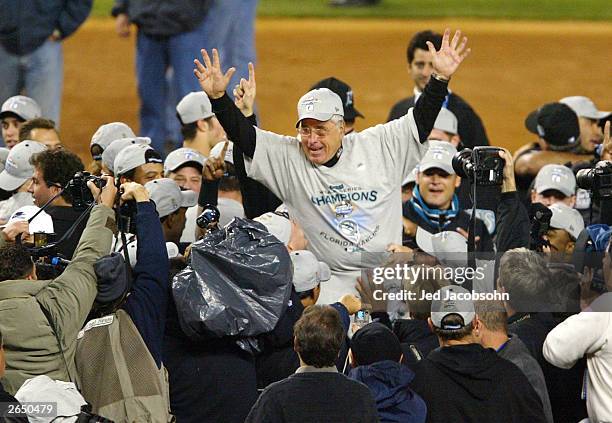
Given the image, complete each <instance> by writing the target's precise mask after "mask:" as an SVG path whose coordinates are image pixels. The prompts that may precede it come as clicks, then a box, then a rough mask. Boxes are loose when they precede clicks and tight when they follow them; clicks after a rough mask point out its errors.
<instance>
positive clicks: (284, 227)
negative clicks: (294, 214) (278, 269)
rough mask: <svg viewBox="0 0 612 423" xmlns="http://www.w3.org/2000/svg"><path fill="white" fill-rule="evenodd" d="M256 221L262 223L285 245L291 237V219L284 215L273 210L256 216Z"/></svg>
mask: <svg viewBox="0 0 612 423" xmlns="http://www.w3.org/2000/svg"><path fill="white" fill-rule="evenodd" d="M253 220H255V221H256V222H259V223H261V224H263V225H264V226H265V227H266V229H267V230H268V232H270V233H271V234H272V235H274V236H275V237H276V238H278V240H279V241H280V242H282V243H283V244H285V245H287V244H289V239H291V221H290V220H289V219H287V218H286V217H283V216H280V215H278V214H276V213H273V212H268V213H264V214H262V215H261V216H257V217H256V218H255V219H253Z"/></svg>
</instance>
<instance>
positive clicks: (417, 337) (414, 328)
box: [393, 319, 440, 369]
mask: <svg viewBox="0 0 612 423" xmlns="http://www.w3.org/2000/svg"><path fill="white" fill-rule="evenodd" d="M393 333H395V335H396V336H397V338H398V339H399V341H400V345H401V347H402V352H403V353H404V360H403V363H404V364H406V365H407V366H408V367H410V368H411V369H414V367H415V365H416V364H417V363H418V362H419V361H421V360H423V359H425V357H427V356H428V355H429V353H430V352H432V351H433V350H435V349H436V348H438V347H439V346H440V343H439V342H438V337H437V336H436V335H435V334H434V333H433V332H432V331H431V329H430V328H429V325H428V324H427V321H426V320H416V319H397V320H396V321H394V322H393Z"/></svg>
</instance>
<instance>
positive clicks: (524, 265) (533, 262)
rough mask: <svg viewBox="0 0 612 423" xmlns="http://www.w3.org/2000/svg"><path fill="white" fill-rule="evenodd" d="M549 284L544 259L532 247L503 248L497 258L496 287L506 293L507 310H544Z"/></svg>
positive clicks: (509, 311)
mask: <svg viewBox="0 0 612 423" xmlns="http://www.w3.org/2000/svg"><path fill="white" fill-rule="evenodd" d="M551 286H552V283H551V279H550V272H549V270H548V268H547V266H546V261H545V260H544V259H543V258H542V257H541V256H540V255H538V254H537V253H536V252H535V251H530V250H527V249H526V248H515V249H512V250H509V251H506V252H505V253H504V255H503V256H502V257H501V259H500V262H499V276H498V278H497V287H498V289H499V290H502V291H504V292H505V293H507V294H508V297H509V300H508V301H506V302H505V305H506V309H507V310H508V314H509V315H510V316H512V315H513V314H514V313H516V312H535V311H543V309H542V307H543V306H544V307H545V306H546V305H547V304H549V303H550V299H549V288H550V287H551Z"/></svg>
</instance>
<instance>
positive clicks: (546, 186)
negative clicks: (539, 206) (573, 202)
mask: <svg viewBox="0 0 612 423" xmlns="http://www.w3.org/2000/svg"><path fill="white" fill-rule="evenodd" d="M549 190H555V191H559V192H560V193H561V194H563V195H565V196H566V197H571V196H572V195H574V194H575V193H574V192H571V190H570V189H569V188H568V187H567V186H565V185H560V184H541V185H539V186H538V187H536V192H537V193H538V194H542V193H543V192H544V191H549Z"/></svg>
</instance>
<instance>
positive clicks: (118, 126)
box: [89, 122, 136, 160]
mask: <svg viewBox="0 0 612 423" xmlns="http://www.w3.org/2000/svg"><path fill="white" fill-rule="evenodd" d="M135 137H136V134H134V131H132V128H130V127H129V126H127V125H126V124H125V123H123V122H111V123H107V124H104V125H102V126H100V127H99V128H98V130H97V131H96V132H95V133H94V134H93V136H92V137H91V142H90V143H89V145H90V146H92V145H94V144H95V145H99V146H100V147H102V150H105V149H106V148H107V147H108V146H109V145H110V143H112V142H113V141H115V140H120V139H121V138H135ZM100 158H101V157H100ZM100 158H97V159H96V158H95V157H94V159H95V160H100Z"/></svg>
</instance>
